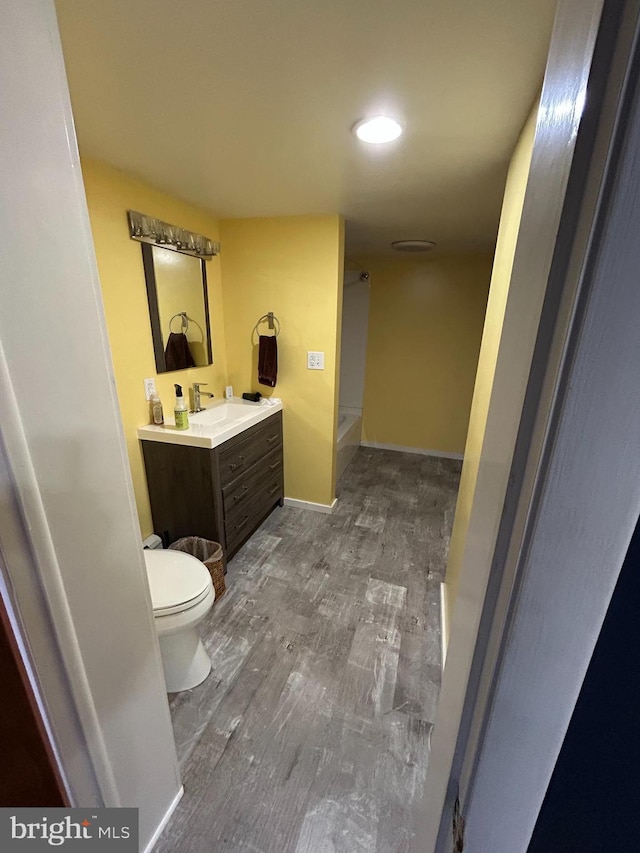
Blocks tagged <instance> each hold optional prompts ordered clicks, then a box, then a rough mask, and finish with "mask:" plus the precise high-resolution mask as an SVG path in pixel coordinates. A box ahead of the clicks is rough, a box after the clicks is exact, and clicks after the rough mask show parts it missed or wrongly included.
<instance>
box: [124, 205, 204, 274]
mask: <svg viewBox="0 0 640 853" xmlns="http://www.w3.org/2000/svg"><path fill="white" fill-rule="evenodd" d="M127 215H128V217H129V236H130V237H131V239H132V240H139V241H140V242H141V243H152V244H153V245H154V246H162V247H163V248H164V249H172V250H173V251H174V252H181V253H182V254H183V255H194V256H195V257H197V258H202V259H203V260H205V261H209V260H211V258H213V257H214V256H215V255H217V254H219V252H220V243H217V242H216V241H215V240H211V239H210V238H209V237H205V236H204V235H202V234H196V233H195V232H194V231H187V230H186V229H185V228H178V226H177V225H169V223H168V222H163V221H162V220H161V219H156V218H155V217H153V216H146V214H144V213H138V211H137V210H128V211H127Z"/></svg>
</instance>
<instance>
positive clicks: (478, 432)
mask: <svg viewBox="0 0 640 853" xmlns="http://www.w3.org/2000/svg"><path fill="white" fill-rule="evenodd" d="M537 114H538V107H537V104H536V106H535V107H534V109H533V111H532V112H531V115H530V116H529V118H528V119H527V123H526V124H525V126H524V129H523V131H522V134H521V135H520V139H519V141H518V144H517V146H516V148H515V150H514V153H513V156H512V158H511V164H510V167H509V174H508V176H507V184H506V189H505V195H504V202H503V205H502V215H501V217H500V229H499V231H498V241H497V245H496V254H495V259H494V264H493V273H492V276H491V288H490V290H489V301H488V304H487V317H486V321H485V326H484V332H483V334H482V345H481V347H480V358H479V361H478V373H477V376H476V383H475V388H474V392H473V403H472V405H471V416H470V419H469V432H468V434H467V443H466V446H465V452H464V464H463V466H462V476H461V479H460V490H459V492H458V503H457V506H456V515H455V519H454V524H453V532H452V535H451V546H450V549H449V562H448V565H447V574H446V582H447V583H446V591H447V603H448V606H449V610H450V612H451V611H452V609H453V606H454V603H455V599H456V595H457V592H458V583H459V578H460V566H461V562H462V556H463V553H464V547H465V541H466V538H467V530H468V527H469V518H470V515H471V507H472V504H473V499H474V494H475V488H476V481H477V476H478V467H479V464H480V453H481V451H482V444H483V440H484V431H485V426H486V423H487V413H488V410H489V401H490V398H491V390H492V388H493V380H494V375H495V368H496V361H497V358H498V349H499V346H500V338H501V335H502V324H503V322H504V314H505V308H506V304H507V297H508V294H509V286H510V282H511V269H512V267H513V258H514V254H515V249H516V242H517V239H518V231H519V228H520V218H521V216H522V205H523V202H524V194H525V189H526V185H527V179H528V177H529V166H530V164H531V154H532V151H533V140H534V134H535V127H536V118H537Z"/></svg>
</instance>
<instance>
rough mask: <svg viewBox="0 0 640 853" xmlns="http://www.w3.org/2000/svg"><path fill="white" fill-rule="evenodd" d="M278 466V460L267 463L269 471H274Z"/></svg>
mask: <svg viewBox="0 0 640 853" xmlns="http://www.w3.org/2000/svg"><path fill="white" fill-rule="evenodd" d="M279 467H280V463H279V462H274V463H273V465H269V470H270V471H275V470H276V468H279Z"/></svg>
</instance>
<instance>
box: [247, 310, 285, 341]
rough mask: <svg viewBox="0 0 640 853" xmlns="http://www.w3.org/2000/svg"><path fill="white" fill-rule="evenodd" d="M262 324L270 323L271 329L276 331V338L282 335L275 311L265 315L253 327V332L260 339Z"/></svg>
mask: <svg viewBox="0 0 640 853" xmlns="http://www.w3.org/2000/svg"><path fill="white" fill-rule="evenodd" d="M260 323H268V324H269V328H270V329H273V330H274V332H275V336H276V338H277V337H278V335H279V334H280V320H278V318H277V317H276V315H275V314H274V313H273V311H269V313H268V314H263V315H262V317H260V319H259V320H258V322H257V323H256V324H255V326H254V327H253V331H254V332H255V333H256V334H257V335H258V337H260V330H259V329H258V326H259V325H260Z"/></svg>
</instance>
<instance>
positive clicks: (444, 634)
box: [440, 581, 449, 669]
mask: <svg viewBox="0 0 640 853" xmlns="http://www.w3.org/2000/svg"><path fill="white" fill-rule="evenodd" d="M440 634H441V637H440V642H441V649H440V652H441V655H442V668H443V669H444V665H445V662H446V660H447V645H448V639H449V608H448V606H447V585H446V583H444V581H443V582H442V583H441V584H440Z"/></svg>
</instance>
